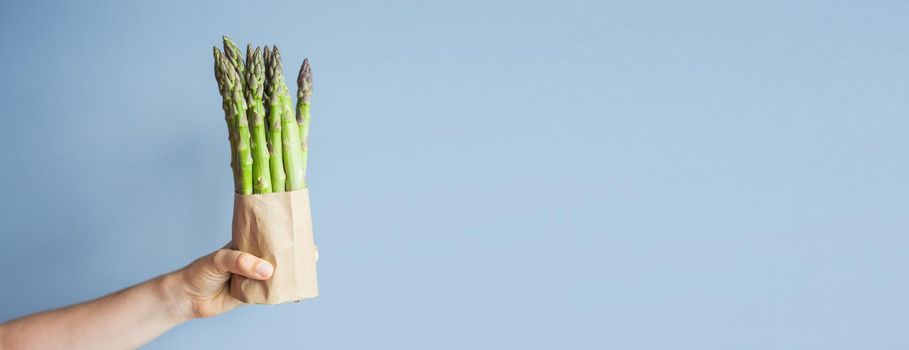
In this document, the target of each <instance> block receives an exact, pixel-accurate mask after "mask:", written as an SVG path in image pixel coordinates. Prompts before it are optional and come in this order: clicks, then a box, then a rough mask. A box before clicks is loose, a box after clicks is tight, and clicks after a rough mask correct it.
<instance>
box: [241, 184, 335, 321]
mask: <svg viewBox="0 0 909 350" xmlns="http://www.w3.org/2000/svg"><path fill="white" fill-rule="evenodd" d="M232 231H233V232H232V236H233V240H232V246H233V249H237V250H241V251H244V252H248V253H251V254H253V255H255V256H258V257H260V258H262V259H265V260H267V261H268V262H270V263H271V264H272V265H273V266H274V268H275V269H274V274H273V275H272V277H271V278H269V279H268V280H265V281H258V280H253V279H249V278H246V277H243V276H240V275H237V274H234V275H233V276H232V277H231V281H230V294H231V295H233V296H234V297H235V298H237V299H239V300H241V301H243V302H246V303H253V304H280V303H286V302H290V301H298V300H301V299H307V298H315V297H316V296H318V295H319V286H318V282H317V280H316V258H317V251H316V245H315V242H314V241H313V235H312V216H311V214H310V209H309V190H308V189H303V190H297V191H293V192H279V193H270V194H255V195H239V194H236V195H234V219H233V230H232Z"/></svg>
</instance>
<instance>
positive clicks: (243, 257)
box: [235, 253, 256, 269]
mask: <svg viewBox="0 0 909 350" xmlns="http://www.w3.org/2000/svg"><path fill="white" fill-rule="evenodd" d="M255 262H256V259H255V258H253V256H252V255H250V254H249V253H240V254H237V260H236V261H235V264H236V266H237V267H239V268H241V269H251V268H253V265H254V264H255Z"/></svg>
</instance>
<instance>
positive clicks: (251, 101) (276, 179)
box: [213, 36, 312, 195]
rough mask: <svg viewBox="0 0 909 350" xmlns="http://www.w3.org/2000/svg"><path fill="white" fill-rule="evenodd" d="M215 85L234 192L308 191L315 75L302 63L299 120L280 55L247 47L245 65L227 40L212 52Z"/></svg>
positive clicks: (306, 62) (299, 89)
mask: <svg viewBox="0 0 909 350" xmlns="http://www.w3.org/2000/svg"><path fill="white" fill-rule="evenodd" d="M213 52H214V56H215V80H217V82H218V89H219V91H220V93H221V97H222V99H223V104H222V108H223V109H224V120H225V121H226V122H227V132H228V140H229V141H230V159H231V160H230V166H231V169H232V170H233V175H234V191H235V192H236V193H238V194H244V195H248V194H265V193H273V192H284V191H288V192H289V191H295V190H300V189H304V188H306V158H307V155H308V153H309V145H308V138H309V118H310V114H309V104H310V100H311V97H312V69H311V68H310V65H309V59H304V60H303V65H302V66H301V67H300V72H299V74H298V75H297V103H296V115H295V114H294V112H295V110H294V108H293V101H292V99H291V97H290V94H289V93H288V89H287V85H286V83H285V82H284V68H283V65H282V63H281V52H280V51H279V50H278V47H277V46H272V47H268V46H265V48H264V49H262V48H260V47H256V48H255V49H253V47H252V44H247V46H246V59H245V61H244V59H243V58H242V57H241V55H242V53H241V51H240V49H239V48H238V47H237V45H236V44H235V43H234V42H233V40H231V39H230V38H228V37H227V36H224V51H223V52H222V51H221V50H220V49H218V48H217V47H214V48H213Z"/></svg>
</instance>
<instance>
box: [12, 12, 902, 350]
mask: <svg viewBox="0 0 909 350" xmlns="http://www.w3.org/2000/svg"><path fill="white" fill-rule="evenodd" d="M0 10H2V11H0V57H2V58H0V62H2V64H0V118H2V126H0V130H2V133H0V232H2V238H0V247H2V254H0V266H3V270H4V277H3V281H2V282H0V320H7V319H10V318H13V317H16V316H20V315H23V314H27V313H31V312H35V311H39V310H42V309H46V308H52V307H58V306H62V305H66V304H70V303H74V302H78V301H82V300H86V299H90V298H94V297H97V296H100V295H103V294H106V293H108V292H111V291H114V290H117V289H119V288H123V287H125V286H127V285H130V284H133V283H138V282H140V281H143V280H145V279H148V278H150V277H153V276H155V275H157V274H160V273H164V272H167V271H170V270H174V269H177V268H180V267H182V266H184V265H185V264H187V263H189V262H190V261H192V260H193V259H194V258H196V257H198V256H201V255H204V254H207V253H209V252H211V251H213V250H215V249H217V248H219V247H221V246H222V245H223V244H224V243H226V242H227V241H228V240H229V237H230V234H229V225H230V215H231V205H232V197H231V179H230V170H229V167H228V151H227V150H228V148H227V141H226V130H225V126H224V121H223V114H222V111H221V107H220V103H221V102H220V97H219V96H218V93H217V89H216V85H215V82H214V78H213V73H212V62H211V61H212V59H211V46H213V45H220V43H219V41H220V37H221V35H222V34H229V35H231V36H232V37H233V38H234V39H235V40H237V41H238V42H239V43H241V44H245V43H246V42H248V41H251V42H254V43H256V44H260V45H261V44H266V43H274V44H278V45H279V46H280V47H281V48H282V52H283V54H284V59H285V60H286V66H288V67H291V68H289V69H288V70H289V71H291V72H296V70H295V66H297V65H298V64H299V62H300V61H302V59H303V57H310V58H311V60H312V62H313V67H314V71H315V96H314V98H313V101H314V106H313V122H312V136H311V143H312V148H311V158H310V169H309V174H310V185H311V187H312V200H313V203H314V208H313V211H314V212H313V214H314V220H315V228H316V234H317V237H316V238H317V242H318V244H319V247H320V250H321V260H320V265H319V272H320V276H319V277H320V287H321V293H322V295H321V296H320V297H319V298H318V299H316V300H312V301H305V302H302V303H299V304H292V305H282V306H276V307H262V306H250V307H244V308H241V309H238V310H236V311H234V312H231V313H229V314H225V315H223V316H221V317H218V318H213V319H207V320H197V321H192V322H189V323H187V324H184V325H181V326H179V327H177V328H176V329H174V330H172V331H171V332H169V333H167V334H165V335H164V336H162V337H161V338H159V339H157V340H155V341H154V342H152V343H151V344H150V345H149V346H148V348H150V349H198V348H211V349H214V348H240V347H241V346H253V345H263V346H265V347H271V348H311V349H338V348H351V349H357V348H360V349H362V348H393V349H427V348H430V349H464V348H486V349H495V348H500V349H501V348H541V349H542V348H546V349H558V348H621V349H860V348H861V349H906V348H907V347H909V335H907V333H906V332H905V331H906V326H907V324H909V297H907V296H909V277H907V267H909V254H907V246H909V215H907V208H909V203H907V198H909V162H907V158H906V156H907V151H909V137H907V136H909V114H907V112H909V41H907V40H906V38H907V37H909V24H907V23H909V4H907V3H905V2H902V1H883V0H882V1H858V0H854V1H852V0H850V1H847V0H836V1H763V2H727V1H636V2H594V1H563V2H558V3H556V2H551V3H546V2H521V3H518V2H510V3H506V2H455V1H450V2H418V1H414V2H397V1H392V2H378V1H360V2H342V1H335V2H330V3H323V4H316V3H298V2H294V3H290V2H288V3H274V4H270V5H265V4H262V5H253V4H252V2H191V1H188V2H171V3H167V2H160V1H159V2H155V3H154V4H152V3H146V4H132V3H130V4H127V3H125V2H84V3H81V4H75V3H74V2H60V3H50V2H41V1H34V2H25V1H20V2H15V3H11V2H4V3H3V4H2V5H0ZM291 81H292V80H291Z"/></svg>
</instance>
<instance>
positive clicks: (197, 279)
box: [165, 249, 274, 319]
mask: <svg viewBox="0 0 909 350" xmlns="http://www.w3.org/2000/svg"><path fill="white" fill-rule="evenodd" d="M273 272H274V267H273V266H272V265H271V264H270V263H268V261H265V260H262V259H259V258H257V257H256V256H254V255H252V254H250V253H246V252H241V251H238V250H230V249H219V250H216V251H215V252H214V253H211V254H208V255H206V256H203V257H201V258H199V259H196V261H193V262H192V263H191V264H189V265H188V266H186V267H184V268H182V269H180V270H177V271H175V272H173V273H171V274H169V275H167V276H165V280H166V281H167V282H165V285H166V286H167V287H165V288H166V289H167V290H168V293H167V294H168V295H169V297H170V299H171V300H172V302H173V303H172V304H173V305H174V306H173V308H174V310H173V311H174V312H175V313H176V314H177V315H179V317H182V318H184V319H192V318H203V317H211V316H216V315H219V314H221V313H223V312H227V311H230V310H232V309H233V308H235V307H237V306H240V305H242V304H243V302H242V301H240V300H237V299H236V298H234V297H233V296H231V295H230V292H229V289H228V288H229V283H228V281H229V280H230V274H231V273H235V274H239V275H243V276H245V277H248V278H252V279H256V280H266V279H268V278H269V277H271V275H272V273H273Z"/></svg>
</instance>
